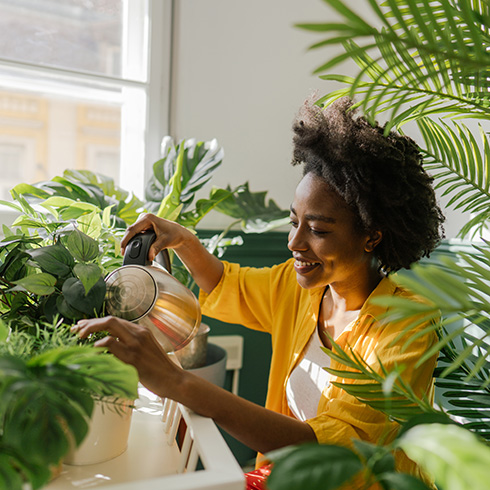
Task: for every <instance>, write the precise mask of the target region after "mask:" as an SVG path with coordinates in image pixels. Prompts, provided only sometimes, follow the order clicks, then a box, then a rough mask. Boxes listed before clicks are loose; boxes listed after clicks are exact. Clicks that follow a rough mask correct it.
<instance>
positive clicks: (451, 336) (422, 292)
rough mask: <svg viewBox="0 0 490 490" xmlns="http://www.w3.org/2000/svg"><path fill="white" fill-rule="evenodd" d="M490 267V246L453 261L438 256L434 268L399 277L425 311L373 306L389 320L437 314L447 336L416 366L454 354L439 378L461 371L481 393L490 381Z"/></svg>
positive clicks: (395, 304) (406, 304) (398, 302)
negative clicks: (436, 353) (438, 354)
mask: <svg viewBox="0 0 490 490" xmlns="http://www.w3.org/2000/svg"><path fill="white" fill-rule="evenodd" d="M489 267H490V248H489V246H488V245H484V246H475V247H474V248H473V251H472V252H471V253H467V252H457V253H456V254H455V256H454V257H451V256H445V255H442V254H441V256H440V257H439V258H438V261H437V262H436V261H434V262H432V263H430V264H419V265H416V266H414V267H413V268H412V270H411V271H410V273H409V274H403V275H398V277H397V281H399V282H400V283H401V284H402V285H403V286H405V287H407V288H408V289H410V290H411V291H413V292H414V293H415V294H418V295H419V296H421V297H424V298H425V299H426V302H424V303H423V306H421V303H419V302H414V301H412V300H410V299H408V298H390V297H384V298H380V299H379V300H377V301H375V302H379V303H382V304H383V305H386V306H389V309H388V312H387V314H386V319H387V320H388V319H389V320H395V321H400V320H403V321H408V322H410V321H413V322H416V321H417V317H420V311H421V308H422V307H424V308H425V309H424V312H425V314H426V316H427V315H434V316H436V315H437V314H441V315H442V323H443V325H444V326H445V328H446V333H445V334H444V335H442V336H441V338H440V340H439V342H438V343H437V345H435V346H434V348H433V349H431V351H430V352H427V353H426V354H425V355H424V356H422V358H421V359H420V360H419V362H420V363H422V362H424V361H425V359H426V358H427V357H428V356H430V355H432V354H433V353H434V351H435V350H443V351H444V350H445V349H450V350H449V353H452V352H457V354H454V353H453V354H451V355H450V354H446V356H447V358H448V359H451V364H450V366H449V367H448V368H446V369H445V370H444V371H443V372H442V374H441V376H447V375H449V374H451V373H452V372H453V371H455V370H457V369H460V368H462V369H463V368H464V372H465V377H464V379H465V380H466V381H468V382H469V381H470V380H472V379H480V384H481V387H482V388H486V386H487V384H488V378H489V376H488V374H487V372H486V371H485V369H488V365H487V363H486V360H487V359H488V357H489V355H490V339H489V337H490V304H489V302H488V299H489V298H490V284H489V282H488V270H489ZM409 328H411V326H410V324H409V326H408V327H407V330H408V329H409ZM433 328H434V329H436V328H437V327H436V326H434V327H433ZM397 340H399V339H397ZM475 356H476V357H475ZM468 366H470V367H468Z"/></svg>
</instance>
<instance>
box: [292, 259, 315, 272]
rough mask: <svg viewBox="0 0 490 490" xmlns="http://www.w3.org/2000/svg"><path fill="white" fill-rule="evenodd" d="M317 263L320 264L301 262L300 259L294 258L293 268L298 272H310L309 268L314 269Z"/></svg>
mask: <svg viewBox="0 0 490 490" xmlns="http://www.w3.org/2000/svg"><path fill="white" fill-rule="evenodd" d="M319 265H320V264H319V263H318V262H303V261H302V260H295V261H294V270H295V271H296V272H297V273H298V274H306V273H307V272H310V271H311V270H313V269H315V268H316V267H318V266H319Z"/></svg>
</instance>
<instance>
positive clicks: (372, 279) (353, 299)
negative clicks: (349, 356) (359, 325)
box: [318, 272, 383, 348]
mask: <svg viewBox="0 0 490 490" xmlns="http://www.w3.org/2000/svg"><path fill="white" fill-rule="evenodd" d="M382 278H383V276H382V275H381V274H379V273H378V272H376V274H371V275H369V277H367V278H366V280H365V281H362V282H360V283H358V284H351V286H350V287H348V288H342V287H338V285H337V284H331V285H329V286H328V287H327V288H326V289H325V293H324V295H323V298H322V302H321V305H320V311H319V315H318V332H319V334H320V338H321V339H322V342H323V344H324V345H325V346H326V347H329V348H331V345H330V342H329V341H328V336H330V337H332V338H333V339H334V340H336V339H337V338H338V337H339V336H340V334H341V333H342V332H343V331H344V330H345V328H346V327H347V326H348V325H349V324H350V323H352V322H353V321H354V320H356V318H357V317H358V316H359V312H360V310H361V308H362V306H363V305H364V303H365V302H366V300H367V299H368V297H369V296H370V294H371V293H372V292H373V291H374V289H375V288H376V286H377V285H378V284H379V282H380V281H381V279H382ZM327 334H328V335H327Z"/></svg>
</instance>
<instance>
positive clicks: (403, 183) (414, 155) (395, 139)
mask: <svg viewBox="0 0 490 490" xmlns="http://www.w3.org/2000/svg"><path fill="white" fill-rule="evenodd" d="M352 106H353V101H352V100H351V99H349V98H348V97H343V98H341V99H338V100H336V101H334V102H333V103H331V104H330V105H329V106H327V107H326V108H321V107H319V106H318V105H316V104H315V103H314V102H313V100H312V99H310V100H307V101H306V102H305V104H304V105H303V107H302V108H301V109H300V111H299V113H298V115H297V117H296V119H295V121H294V123H293V131H294V133H295V134H294V138H293V160H292V164H293V165H296V164H302V165H304V167H303V175H306V174H308V173H310V172H313V173H314V174H315V175H317V176H319V177H321V178H323V179H324V180H325V181H326V183H327V184H328V185H329V186H330V187H331V188H333V189H334V190H335V191H336V192H337V193H338V194H339V196H340V197H341V198H342V199H343V200H344V201H345V202H346V203H347V204H348V205H349V206H350V207H351V209H352V210H353V211H354V213H355V215H356V216H357V219H358V224H359V227H360V230H361V231H363V232H372V231H376V230H379V231H381V232H382V234H383V238H382V240H381V242H380V243H379V244H378V246H377V247H376V248H375V254H376V256H377V258H378V261H379V264H380V268H381V269H382V270H383V271H384V272H386V273H389V272H393V271H397V270H399V269H402V268H410V265H411V264H413V263H414V262H416V261H418V260H419V259H421V258H422V257H424V256H429V254H430V252H432V250H434V248H435V247H436V246H437V245H438V244H439V242H440V240H441V238H442V237H443V236H444V230H443V228H442V223H443V221H444V216H443V214H442V212H441V210H440V208H439V206H438V205H437V200H436V196H435V193H434V189H433V187H432V181H433V179H432V177H430V176H429V175H428V174H427V173H426V171H425V169H424V168H423V166H422V155H421V153H420V150H419V147H418V146H417V144H416V143H415V142H414V141H413V140H412V139H411V138H409V137H408V136H403V135H400V134H398V133H395V132H393V131H392V132H390V133H389V134H388V135H387V136H385V135H384V127H381V126H379V125H378V124H376V125H374V126H372V125H371V124H369V122H368V121H367V120H366V119H365V118H364V117H357V116H356V114H355V112H356V111H355V110H353V109H352Z"/></svg>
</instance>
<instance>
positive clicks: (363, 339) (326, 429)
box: [199, 259, 437, 474]
mask: <svg viewBox="0 0 490 490" xmlns="http://www.w3.org/2000/svg"><path fill="white" fill-rule="evenodd" d="M293 262H294V259H290V260H288V261H286V262H284V263H282V264H279V265H276V266H273V267H270V268H268V267H266V268H262V269H256V268H251V267H241V266H240V265H238V264H231V263H227V262H224V266H225V269H224V273H223V276H222V278H221V281H220V282H219V284H218V285H217V286H216V287H215V289H214V290H213V291H212V292H211V293H210V294H209V295H207V294H205V293H203V292H201V293H200V297H199V299H200V302H201V306H202V312H203V314H204V315H207V316H210V317H212V318H216V319H218V320H221V321H224V322H228V323H236V324H240V325H244V326H245V327H248V328H251V329H255V330H260V331H263V332H268V333H269V334H271V338H272V359H271V369H270V375H269V384H268V391H267V400H266V404H265V406H266V407H267V408H268V409H270V410H274V411H275V412H279V413H282V414H287V415H290V416H292V413H291V412H290V410H289V407H288V403H287V398H286V383H287V379H288V376H289V375H290V373H291V371H292V370H293V369H294V367H295V366H296V364H297V362H298V361H299V360H300V359H301V357H302V353H303V350H304V348H305V346H306V344H307V342H308V340H309V338H310V337H311V335H312V333H313V332H314V331H315V328H316V327H317V323H318V314H319V310H320V303H321V300H322V296H323V293H324V288H323V287H322V288H315V289H303V288H301V286H299V284H298V283H297V281H296V272H295V271H294V268H293ZM381 295H400V296H410V293H408V292H407V291H405V290H403V289H401V288H400V287H398V286H396V285H395V284H394V283H393V281H391V280H390V279H389V278H384V279H382V280H381V282H380V283H379V285H378V286H377V287H376V289H375V290H374V291H373V293H372V294H371V296H370V297H369V298H368V300H367V301H366V303H365V304H364V306H363V307H362V309H361V311H360V313H359V317H358V319H357V320H356V321H355V322H352V323H351V324H350V325H349V326H348V327H347V328H346V329H345V330H344V331H343V332H342V334H341V335H340V336H339V337H338V338H337V339H336V343H337V344H339V346H340V347H342V348H343V349H344V350H345V349H348V347H349V346H350V347H352V349H353V350H354V352H355V353H356V354H357V355H359V356H360V357H362V358H363V359H364V360H365V361H366V362H368V363H369V364H370V365H371V367H373V368H374V369H376V370H377V371H378V372H379V371H380V370H379V365H378V362H377V357H379V359H380V360H381V363H382V364H383V366H384V367H385V368H386V369H387V370H388V371H390V370H391V369H392V368H393V367H394V366H395V365H401V364H403V365H405V370H404V371H403V374H402V378H403V379H404V381H405V382H407V383H408V384H409V385H410V386H411V387H412V389H413V390H414V392H415V393H416V394H417V395H419V396H422V395H423V394H425V395H427V396H428V397H429V398H431V397H432V392H433V381H432V374H433V370H434V367H435V364H436V360H437V354H435V355H434V356H433V357H432V358H431V359H430V360H429V361H427V362H425V363H424V364H423V365H422V366H419V367H417V368H415V364H416V362H417V361H418V360H419V358H420V357H421V355H422V354H423V353H425V352H426V351H427V350H428V349H429V348H430V347H431V346H432V345H434V344H435V342H436V341H437V336H436V334H435V333H431V334H424V335H421V336H419V337H418V338H417V339H416V340H415V341H414V342H412V343H411V344H410V346H409V348H408V349H406V350H405V351H403V350H402V345H403V343H404V340H405V339H406V338H407V337H405V338H404V339H402V340H401V341H400V342H398V343H397V344H395V345H390V344H391V343H392V341H393V340H394V339H395V338H396V337H397V335H398V334H399V333H400V332H402V331H403V330H404V328H405V327H406V326H407V324H406V323H403V322H399V323H389V324H385V323H382V322H381V321H380V320H379V317H380V315H381V314H383V313H384V312H386V307H381V306H376V305H372V304H369V299H370V298H372V297H375V296H381ZM426 326H427V325H422V326H419V327H417V328H416V330H412V331H411V333H412V332H413V333H415V332H418V331H420V330H421V329H423V328H424V327H426ZM325 355H326V354H325ZM330 367H331V368H332V369H341V370H345V369H346V368H345V366H343V365H340V364H338V363H337V362H335V361H334V360H332V362H331V366H330ZM331 381H338V382H341V383H359V381H358V380H351V379H340V378H336V377H334V376H332V377H331ZM307 423H308V424H309V425H310V426H311V427H312V428H313V430H314V432H315V435H316V437H317V440H318V442H320V443H325V444H338V445H342V446H347V447H350V446H352V442H351V441H352V439H353V438H356V439H362V440H364V441H368V442H372V443H374V444H376V443H379V442H380V441H381V440H383V441H385V442H389V441H391V440H392V439H393V437H394V435H395V432H396V430H397V428H398V425H397V424H396V423H394V422H389V421H388V419H387V417H386V416H385V415H384V414H382V413H381V412H379V411H377V410H374V409H372V408H370V407H368V406H366V405H365V404H363V403H361V402H359V401H358V400H357V399H356V398H355V397H353V396H351V395H349V394H347V393H346V392H345V391H344V390H342V389H341V388H337V387H335V386H333V385H332V384H331V383H330V384H329V385H328V386H327V388H326V389H325V390H324V392H323V394H322V397H321V399H320V403H319V405H318V411H317V416H316V417H314V418H312V419H309V420H308V421H307ZM387 436H388V437H387ZM397 467H398V469H399V470H400V471H404V472H410V473H412V474H413V473H415V474H417V473H418V471H417V469H416V467H415V465H414V463H412V462H411V461H410V460H409V459H408V458H407V457H406V456H405V455H404V454H400V455H397Z"/></svg>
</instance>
